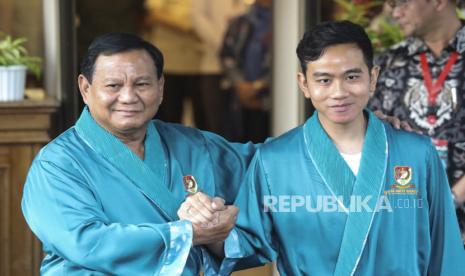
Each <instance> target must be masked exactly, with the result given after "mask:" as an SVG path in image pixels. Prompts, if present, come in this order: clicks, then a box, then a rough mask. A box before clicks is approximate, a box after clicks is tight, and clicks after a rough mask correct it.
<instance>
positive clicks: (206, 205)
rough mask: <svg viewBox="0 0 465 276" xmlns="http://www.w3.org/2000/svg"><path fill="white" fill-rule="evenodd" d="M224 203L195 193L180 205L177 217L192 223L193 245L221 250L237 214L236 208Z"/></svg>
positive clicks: (218, 199) (221, 200) (200, 193)
mask: <svg viewBox="0 0 465 276" xmlns="http://www.w3.org/2000/svg"><path fill="white" fill-rule="evenodd" d="M224 203H225V202H224V200H223V199H222V198H220V197H214V198H211V197H209V196H208V195H206V194H204V193H202V192H197V193H195V194H193V195H190V196H188V197H187V198H186V200H185V201H184V202H183V203H182V204H181V207H180V208H179V210H178V216H179V218H180V219H183V220H188V221H190V222H192V227H193V244H194V245H209V247H210V246H214V247H221V248H222V245H223V241H224V240H225V239H226V237H227V236H228V235H229V232H231V230H232V229H233V227H234V225H235V224H236V219H237V213H238V212H239V209H238V208H237V207H236V206H234V205H225V204H224ZM221 251H222V249H221Z"/></svg>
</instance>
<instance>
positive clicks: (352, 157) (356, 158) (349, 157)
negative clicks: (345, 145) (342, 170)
mask: <svg viewBox="0 0 465 276" xmlns="http://www.w3.org/2000/svg"><path fill="white" fill-rule="evenodd" d="M339 153H340V154H341V155H342V157H343V158H344V160H345V161H346V163H347V165H349V168H350V169H351V170H352V172H353V173H354V175H355V176H357V173H358V168H359V167H360V160H361V159H362V152H359V153H355V154H347V153H342V152H339Z"/></svg>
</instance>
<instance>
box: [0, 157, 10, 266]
mask: <svg viewBox="0 0 465 276" xmlns="http://www.w3.org/2000/svg"><path fill="white" fill-rule="evenodd" d="M1 161H2V160H0V275H10V274H9V271H10V236H9V226H10V225H9V221H10V201H9V198H10V196H9V195H10V191H9V183H10V181H9V166H8V164H6V163H4V162H1Z"/></svg>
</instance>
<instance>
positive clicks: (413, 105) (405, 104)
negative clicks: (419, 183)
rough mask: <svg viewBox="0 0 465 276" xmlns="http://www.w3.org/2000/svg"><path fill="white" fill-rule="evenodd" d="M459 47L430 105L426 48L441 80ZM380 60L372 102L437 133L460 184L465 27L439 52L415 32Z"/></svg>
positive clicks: (463, 218) (464, 149) (463, 217)
mask: <svg viewBox="0 0 465 276" xmlns="http://www.w3.org/2000/svg"><path fill="white" fill-rule="evenodd" d="M454 51H456V52H458V58H457V60H456V62H455V64H454V65H453V66H452V68H451V70H450V72H449V73H448V75H447V77H446V79H445V81H444V83H443V85H442V90H441V92H440V93H439V95H438V96H437V97H436V105H435V106H433V108H432V109H431V108H428V91H427V89H426V86H425V84H424V81H423V73H422V65H421V58H420V56H421V53H425V54H426V58H427V62H428V66H429V71H430V74H431V78H432V82H433V83H435V81H436V80H437V79H438V77H439V76H440V74H441V72H442V71H443V69H444V67H445V65H446V64H447V62H448V61H449V57H450V56H451V54H452V53H453V52H454ZM376 64H377V65H379V66H380V67H381V73H380V76H379V78H378V86H377V92H376V93H375V95H374V97H373V98H372V99H371V101H370V104H369V106H370V107H371V109H372V110H381V111H383V112H384V113H385V114H388V115H391V116H396V117H398V118H399V119H401V120H405V121H407V122H408V123H409V124H410V125H411V126H413V127H415V128H417V129H419V130H421V131H422V132H423V133H424V134H427V135H429V136H430V137H432V138H433V139H434V142H435V145H436V149H437V150H438V153H439V155H440V156H441V159H442V161H443V164H444V165H445V166H446V168H447V174H448V177H449V182H450V184H451V185H454V184H455V183H456V182H457V181H458V180H459V179H460V178H461V177H462V176H463V175H464V174H465V107H464V100H465V93H464V92H465V27H462V28H461V29H460V30H459V31H458V32H457V34H456V36H455V37H454V38H453V39H452V40H451V41H450V42H449V43H448V45H447V46H446V47H445V48H444V50H443V51H442V52H441V53H440V55H439V56H437V57H436V56H435V55H434V54H433V53H432V51H431V50H430V49H429V48H428V47H427V45H426V44H425V43H424V42H423V41H422V40H420V39H418V38H415V37H409V38H407V39H406V40H404V41H402V42H400V43H398V44H396V45H394V46H392V47H391V48H390V49H389V50H388V51H386V52H384V53H383V54H381V55H380V56H379V57H377V59H376ZM431 110H433V112H434V114H435V115H436V120H434V123H433V122H432V121H429V120H428V115H431V113H429V112H431ZM458 216H459V221H460V225H461V229H462V233H465V211H464V208H463V207H462V208H459V209H458ZM464 237H465V236H464Z"/></svg>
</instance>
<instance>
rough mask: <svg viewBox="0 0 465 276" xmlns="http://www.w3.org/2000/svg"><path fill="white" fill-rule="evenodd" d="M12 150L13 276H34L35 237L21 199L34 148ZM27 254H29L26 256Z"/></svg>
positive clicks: (11, 249) (11, 230)
mask: <svg viewBox="0 0 465 276" xmlns="http://www.w3.org/2000/svg"><path fill="white" fill-rule="evenodd" d="M10 148H11V155H10V158H11V168H12V169H11V179H10V217H11V220H10V236H11V243H12V245H14V246H11V247H10V254H11V255H10V256H11V259H10V265H11V274H12V275H32V271H33V270H36V269H37V268H33V267H32V258H33V257H32V256H33V254H34V252H33V249H34V246H33V242H34V241H33V236H32V233H31V232H30V230H29V227H28V226H27V224H26V222H25V220H24V218H23V215H22V211H21V198H22V194H23V185H24V181H25V180H26V174H27V171H28V169H29V166H30V164H31V160H32V158H33V153H32V146H30V145H25V146H13V147H10ZM25 253H27V254H25Z"/></svg>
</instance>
